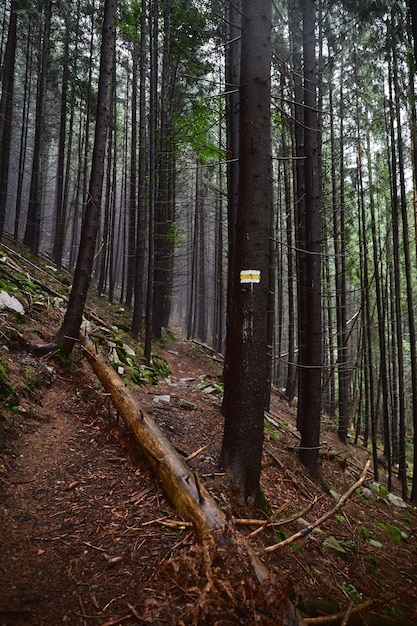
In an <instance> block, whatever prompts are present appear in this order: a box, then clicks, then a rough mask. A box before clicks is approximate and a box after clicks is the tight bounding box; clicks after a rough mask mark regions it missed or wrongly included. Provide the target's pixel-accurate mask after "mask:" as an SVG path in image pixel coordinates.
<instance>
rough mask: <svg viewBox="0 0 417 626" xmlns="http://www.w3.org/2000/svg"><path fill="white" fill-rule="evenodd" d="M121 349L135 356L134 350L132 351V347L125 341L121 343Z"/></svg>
mask: <svg viewBox="0 0 417 626" xmlns="http://www.w3.org/2000/svg"><path fill="white" fill-rule="evenodd" d="M123 350H124V351H125V352H126V354H127V355H128V356H136V352H135V351H134V349H133V348H131V347H130V346H128V345H127V343H124V344H123Z"/></svg>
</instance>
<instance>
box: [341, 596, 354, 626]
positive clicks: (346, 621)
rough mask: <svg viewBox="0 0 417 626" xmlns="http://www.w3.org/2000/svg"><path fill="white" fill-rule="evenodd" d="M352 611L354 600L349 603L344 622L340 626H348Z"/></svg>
mask: <svg viewBox="0 0 417 626" xmlns="http://www.w3.org/2000/svg"><path fill="white" fill-rule="evenodd" d="M352 609H353V602H352V600H351V601H350V602H349V606H348V608H347V609H346V613H345V615H344V617H343V620H342V621H341V623H340V626H346V624H347V623H348V619H349V617H350V616H351V615H352Z"/></svg>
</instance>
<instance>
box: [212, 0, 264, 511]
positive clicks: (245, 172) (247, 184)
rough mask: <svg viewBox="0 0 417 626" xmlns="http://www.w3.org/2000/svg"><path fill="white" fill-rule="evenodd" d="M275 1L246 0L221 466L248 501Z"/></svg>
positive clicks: (257, 456) (258, 434)
mask: <svg viewBox="0 0 417 626" xmlns="http://www.w3.org/2000/svg"><path fill="white" fill-rule="evenodd" d="M270 45H271V1H270V0H258V2H256V3H254V2H253V0H243V1H242V36H241V67H240V72H241V75H240V79H241V86H240V137H239V141H240V159H239V203H238V212H237V216H236V246H235V255H234V258H233V259H230V262H231V263H233V266H234V276H233V285H232V306H231V310H229V320H228V327H227V339H226V343H227V354H228V362H227V364H226V367H225V372H224V383H225V395H224V402H223V411H224V415H225V428H224V437H223V446H222V451H221V459H220V464H221V465H222V466H223V467H224V468H225V469H226V472H227V473H228V475H229V476H230V478H231V481H232V487H233V489H234V491H235V496H236V498H237V500H238V501H240V502H242V503H247V502H252V503H253V502H255V501H256V499H257V498H258V497H259V477H260V470H261V455H262V446H263V429H264V402H265V379H266V358H267V309H268V288H269V273H268V269H269V268H268V266H269V239H270V235H271V233H270V212H271V210H272V184H271V180H272V165H271V136H270V90H271V84H270V59H271V48H270Z"/></svg>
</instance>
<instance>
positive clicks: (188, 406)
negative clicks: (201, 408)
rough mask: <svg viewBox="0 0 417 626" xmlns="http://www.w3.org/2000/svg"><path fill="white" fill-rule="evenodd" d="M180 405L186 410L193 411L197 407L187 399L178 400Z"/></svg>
mask: <svg viewBox="0 0 417 626" xmlns="http://www.w3.org/2000/svg"><path fill="white" fill-rule="evenodd" d="M180 407H181V408H182V409H186V410H187V411H195V410H196V409H197V405H196V404H194V403H193V402H188V400H180Z"/></svg>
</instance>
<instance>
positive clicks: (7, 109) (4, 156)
mask: <svg viewBox="0 0 417 626" xmlns="http://www.w3.org/2000/svg"><path fill="white" fill-rule="evenodd" d="M17 10H18V6H17V3H16V0H12V3H11V6H10V20H9V30H8V35H7V44H6V51H5V56H4V66H3V81H2V92H1V99H0V237H1V236H2V234H3V228H4V218H5V215H6V199H7V186H8V182H9V159H10V139H11V132H12V114H13V94H14V75H15V60H16V41H17Z"/></svg>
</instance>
